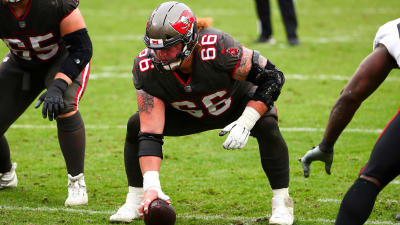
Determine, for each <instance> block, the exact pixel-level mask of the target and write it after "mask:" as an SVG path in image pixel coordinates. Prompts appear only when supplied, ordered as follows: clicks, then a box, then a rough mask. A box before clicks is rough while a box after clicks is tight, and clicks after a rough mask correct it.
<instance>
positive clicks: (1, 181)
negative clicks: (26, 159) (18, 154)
mask: <svg viewBox="0 0 400 225" xmlns="http://www.w3.org/2000/svg"><path fill="white" fill-rule="evenodd" d="M16 168H17V163H13V164H12V166H11V170H10V171H8V172H6V173H2V174H0V189H4V188H11V187H16V186H17V185H18V178H17V173H16V172H15V169H16Z"/></svg>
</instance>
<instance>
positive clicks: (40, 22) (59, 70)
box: [0, 0, 92, 206]
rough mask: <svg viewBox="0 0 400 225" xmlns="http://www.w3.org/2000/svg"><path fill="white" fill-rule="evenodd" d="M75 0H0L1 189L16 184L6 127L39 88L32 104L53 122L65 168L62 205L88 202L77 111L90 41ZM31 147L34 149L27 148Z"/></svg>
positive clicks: (81, 127)
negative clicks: (1, 47)
mask: <svg viewBox="0 0 400 225" xmlns="http://www.w3.org/2000/svg"><path fill="white" fill-rule="evenodd" d="M78 2H79V1H75V0H54V1H38V0H2V1H1V2H0V21H2V23H1V25H0V38H1V39H2V40H3V41H4V43H5V44H6V45H7V47H8V48H9V49H10V52H9V53H8V54H7V55H6V56H5V57H4V59H3V61H2V62H1V63H0V189H2V188H7V187H16V186H17V181H18V180H17V174H16V172H15V169H16V168H17V164H16V163H12V162H11V158H10V149H9V146H8V143H7V139H6V137H5V135H4V134H5V133H6V131H7V129H8V128H9V127H10V126H11V124H13V123H14V122H15V121H16V120H17V119H18V117H19V116H20V115H21V114H22V113H23V112H24V111H25V110H26V108H27V107H28V106H29V105H30V104H31V103H32V102H33V101H34V100H35V98H36V97H37V96H38V95H39V94H40V92H42V91H43V90H44V89H47V92H45V93H44V94H42V95H41V96H40V98H39V101H38V104H37V105H36V108H38V107H39V106H40V105H41V103H43V108H42V116H43V118H46V117H48V118H49V120H50V121H52V120H53V119H55V120H56V121H57V129H58V140H59V144H60V147H61V151H62V153H63V155H64V159H65V163H66V166H67V171H68V198H67V200H66V201H65V205H66V206H73V205H85V204H87V203H88V196H87V193H86V184H85V181H84V177H83V170H84V155H85V127H84V123H83V120H82V117H81V115H80V113H79V111H78V105H79V101H80V99H81V97H82V95H83V92H84V90H85V88H86V83H87V81H88V78H89V67H90V66H89V61H90V59H91V57H92V43H91V41H90V38H89V35H88V32H87V30H86V25H85V22H84V20H83V17H82V15H81V13H80V11H79V9H78V8H77V7H78ZM30 151H35V149H31V150H30Z"/></svg>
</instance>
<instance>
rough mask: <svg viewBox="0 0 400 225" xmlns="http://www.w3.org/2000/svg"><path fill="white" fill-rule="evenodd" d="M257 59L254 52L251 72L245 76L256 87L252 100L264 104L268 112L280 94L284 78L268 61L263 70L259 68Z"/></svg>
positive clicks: (257, 56)
mask: <svg viewBox="0 0 400 225" xmlns="http://www.w3.org/2000/svg"><path fill="white" fill-rule="evenodd" d="M259 57H260V54H259V53H258V52H257V51H255V50H254V51H253V57H252V65H251V70H250V72H249V74H248V76H247V81H249V82H251V83H253V84H255V85H257V86H258V87H257V89H256V91H255V93H254V96H253V99H254V100H259V101H262V102H264V103H265V104H266V105H267V107H268V110H270V109H272V107H273V105H274V102H275V101H276V100H277V99H278V97H279V95H280V93H281V89H282V86H283V84H284V83H285V77H284V75H283V73H282V72H281V71H280V70H279V69H278V68H276V66H275V65H274V64H273V63H272V62H271V61H269V60H268V61H267V65H266V66H265V68H261V67H260V65H259V64H258V58H259Z"/></svg>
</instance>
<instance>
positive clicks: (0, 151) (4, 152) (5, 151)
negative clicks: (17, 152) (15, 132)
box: [0, 135, 12, 173]
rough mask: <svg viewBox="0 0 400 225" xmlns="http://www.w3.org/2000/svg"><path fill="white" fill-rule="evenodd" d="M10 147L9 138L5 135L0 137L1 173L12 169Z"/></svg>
mask: <svg viewBox="0 0 400 225" xmlns="http://www.w3.org/2000/svg"><path fill="white" fill-rule="evenodd" d="M11 166H12V165H11V159H10V148H9V147H8V143H7V139H6V137H5V136H4V135H3V136H1V137H0V173H6V172H8V171H10V170H11Z"/></svg>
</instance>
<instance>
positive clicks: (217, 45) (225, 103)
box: [133, 28, 253, 121]
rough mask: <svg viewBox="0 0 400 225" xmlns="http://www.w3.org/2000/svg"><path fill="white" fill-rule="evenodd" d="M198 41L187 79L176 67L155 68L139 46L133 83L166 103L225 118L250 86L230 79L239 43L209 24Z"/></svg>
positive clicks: (206, 117)
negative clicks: (190, 71)
mask: <svg viewBox="0 0 400 225" xmlns="http://www.w3.org/2000/svg"><path fill="white" fill-rule="evenodd" d="M199 44H200V45H201V48H200V50H199V51H195V52H193V54H194V58H193V64H192V73H191V74H189V75H188V77H187V79H182V78H181V77H182V76H180V75H179V74H178V73H177V72H176V71H167V72H165V73H161V72H159V71H158V70H157V69H156V68H155V67H154V66H153V65H152V63H151V60H150V59H149V58H148V54H147V51H148V49H145V50H143V51H142V52H141V53H140V54H139V55H138V56H137V57H136V59H135V61H134V68H133V81H134V85H135V87H136V89H143V90H144V91H146V92H147V93H149V94H150V95H152V96H155V97H157V98H160V99H161V100H163V102H164V104H165V105H166V107H172V108H175V109H177V110H181V111H184V112H187V113H189V114H190V115H192V116H193V117H195V118H199V119H202V120H205V121H207V120H209V121H213V120H214V119H215V118H216V117H219V118H221V119H222V118H226V119H228V118H229V117H230V116H232V115H233V114H234V113H235V112H236V111H237V110H238V109H239V108H240V109H242V108H243V105H244V104H243V103H244V101H248V100H249V95H250V94H249V92H250V90H251V89H252V87H253V85H252V84H250V83H249V82H246V81H238V80H234V79H232V74H233V73H234V72H235V70H236V69H237V67H238V66H239V64H240V59H241V56H242V54H243V49H242V46H241V45H240V44H239V43H238V42H237V41H235V40H234V39H233V38H232V37H231V36H230V35H228V34H226V33H224V32H221V31H219V30H216V29H213V28H204V29H203V30H202V31H201V32H200V34H199ZM236 113H237V112H236Z"/></svg>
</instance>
